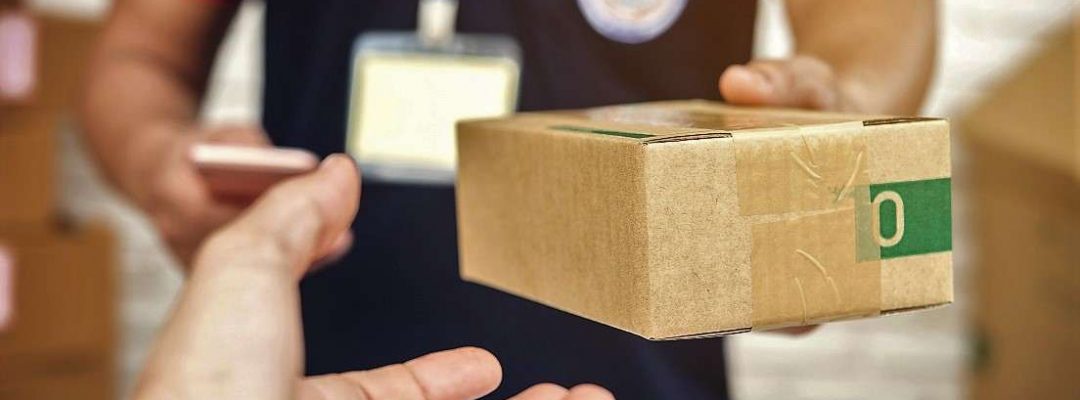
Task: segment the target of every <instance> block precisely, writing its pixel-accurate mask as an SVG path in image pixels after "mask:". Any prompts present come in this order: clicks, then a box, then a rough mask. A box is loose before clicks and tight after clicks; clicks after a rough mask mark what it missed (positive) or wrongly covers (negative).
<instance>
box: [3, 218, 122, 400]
mask: <svg viewBox="0 0 1080 400" xmlns="http://www.w3.org/2000/svg"><path fill="white" fill-rule="evenodd" d="M0 245H3V246H4V248H5V249H6V250H7V252H8V253H9V254H10V255H11V256H12V258H13V260H14V263H13V264H14V268H13V274H12V275H13V276H12V278H13V282H14V283H15V291H14V296H13V298H12V302H11V305H12V309H13V311H14V312H13V313H12V316H11V319H10V321H9V323H8V324H7V325H8V326H6V327H5V329H4V330H3V331H2V332H0V398H4V399H7V398H11V399H15V398H20V399H21V398H80V399H107V398H111V397H112V395H113V379H112V376H113V369H114V365H113V364H114V363H113V361H114V353H113V349H114V348H115V345H116V343H115V342H116V336H117V335H116V327H115V321H116V312H117V311H116V304H115V302H114V301H113V299H114V296H113V295H112V293H113V292H114V291H115V282H114V272H115V271H114V270H113V266H114V265H115V261H116V260H115V258H116V254H115V251H114V248H115V247H116V246H115V241H114V238H113V236H112V234H111V233H110V232H109V230H108V229H106V228H105V227H103V226H100V225H91V226H87V227H83V228H60V227H57V226H53V225H19V226H15V225H6V226H0ZM78 382H82V383H81V384H79V385H77V386H72V387H54V386H56V385H57V384H60V383H63V385H62V386H68V385H69V384H73V383H78ZM49 393H54V394H56V395H55V396H54V395H49ZM60 393H69V394H71V395H70V396H60V395H59V394H60Z"/></svg>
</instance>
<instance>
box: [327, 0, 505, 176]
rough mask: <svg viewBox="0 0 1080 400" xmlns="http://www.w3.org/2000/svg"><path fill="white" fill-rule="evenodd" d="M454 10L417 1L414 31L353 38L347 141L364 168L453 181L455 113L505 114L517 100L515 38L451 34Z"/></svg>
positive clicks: (443, 1)
mask: <svg viewBox="0 0 1080 400" xmlns="http://www.w3.org/2000/svg"><path fill="white" fill-rule="evenodd" d="M447 7H453V8H454V9H450V10H447ZM433 10H434V11H433ZM454 10H456V2H453V1H447V0H426V1H422V2H421V10H420V24H419V28H418V31H417V32H369V33H365V34H363V35H361V36H360V37H358V38H357V40H356V42H355V45H354V48H353V64H352V68H353V74H352V84H351V94H350V104H349V122H348V138H347V141H346V143H347V149H348V151H349V153H350V154H351V155H352V156H353V157H355V158H356V159H357V160H358V161H359V162H360V163H361V164H362V165H363V166H364V167H365V174H367V175H374V176H376V177H380V178H382V179H390V180H414V179H419V180H425V181H432V180H433V181H445V182H452V180H453V177H454V170H455V166H456V164H457V150H456V145H455V142H456V141H455V134H454V129H455V124H456V123H457V121H459V120H462V119H470V118H485V117H498V116H504V115H508V114H510V113H512V112H513V111H514V109H515V108H516V105H517V92H518V81H519V75H520V70H521V67H520V50H519V48H518V46H517V44H516V42H515V41H514V40H513V39H512V38H509V37H506V36H499V35H472V34H454V33H453V18H454Z"/></svg>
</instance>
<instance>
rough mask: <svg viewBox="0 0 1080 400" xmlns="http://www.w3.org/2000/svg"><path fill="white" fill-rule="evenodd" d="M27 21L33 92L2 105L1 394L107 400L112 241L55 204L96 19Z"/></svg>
mask: <svg viewBox="0 0 1080 400" xmlns="http://www.w3.org/2000/svg"><path fill="white" fill-rule="evenodd" d="M27 15H33V14H32V13H29V14H27ZM34 25H35V26H37V28H38V29H37V33H38V34H37V38H38V40H39V41H38V43H37V45H36V46H34V47H35V48H36V49H37V54H35V57H36V59H37V61H38V62H37V63H35V66H36V67H37V68H38V71H37V73H36V74H35V76H36V78H37V82H36V84H35V85H34V90H33V91H32V92H31V93H30V94H29V95H28V96H25V97H22V98H19V99H18V101H5V102H4V103H2V104H0V246H2V247H3V248H4V249H5V254H6V255H8V256H9V257H8V263H7V264H8V265H7V267H8V268H6V272H7V274H6V276H4V277H3V278H4V279H5V280H6V282H5V283H7V285H4V287H0V290H5V291H6V293H0V296H4V300H5V306H7V309H8V310H7V311H10V315H8V318H6V321H5V323H4V327H3V329H2V330H0V399H61V398H64V399H66V398H80V399H111V398H113V397H114V395H115V390H114V386H115V369H116V368H115V365H114V364H115V362H114V360H115V351H114V350H115V348H116V337H117V335H116V321H117V315H116V301H115V299H116V293H115V292H116V287H115V284H114V282H113V280H114V276H115V271H114V266H115V265H116V263H115V261H116V260H115V258H116V254H115V248H116V243H115V241H114V239H113V237H112V234H111V233H110V232H109V230H108V229H107V228H106V227H104V226H102V225H89V226H85V227H80V226H68V225H65V224H64V223H63V221H64V220H65V218H64V216H63V215H61V213H60V212H59V210H58V209H57V192H58V190H57V185H58V184H59V182H58V180H59V174H58V172H57V171H58V168H59V165H60V160H58V159H57V151H58V136H57V135H58V133H57V128H58V126H60V125H61V122H62V121H64V120H66V119H70V118H72V115H73V113H72V110H73V105H74V102H75V101H76V99H77V93H78V91H79V90H80V87H81V79H82V75H83V70H84V69H85V68H86V57H87V55H88V54H89V50H90V46H91V44H92V43H93V41H94V40H95V38H96V33H97V31H98V23H97V22H93V21H84V20H80V19H70V18H63V17H54V16H47V15H35V17H34ZM8 289H10V291H9V290H8Z"/></svg>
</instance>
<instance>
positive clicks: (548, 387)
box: [510, 383, 570, 400]
mask: <svg viewBox="0 0 1080 400" xmlns="http://www.w3.org/2000/svg"><path fill="white" fill-rule="evenodd" d="M567 393H570V391H569V390H566V388H564V387H562V386H559V385H556V384H554V383H541V384H539V385H534V386H533V387H530V388H528V389H525V391H524V392H521V393H519V394H518V395H517V396H514V397H511V398H510V400H549V399H558V400H561V399H563V398H565V397H566V395H567Z"/></svg>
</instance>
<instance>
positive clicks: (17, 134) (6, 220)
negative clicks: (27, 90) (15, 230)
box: [0, 108, 59, 224]
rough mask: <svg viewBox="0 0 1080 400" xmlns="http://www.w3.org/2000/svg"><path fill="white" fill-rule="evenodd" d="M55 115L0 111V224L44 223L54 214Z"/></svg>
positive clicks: (36, 111)
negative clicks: (0, 166)
mask: <svg viewBox="0 0 1080 400" xmlns="http://www.w3.org/2000/svg"><path fill="white" fill-rule="evenodd" d="M57 115H58V114H57V113H56V112H54V111H49V110H39V109H35V108H24V109H20V110H9V109H4V108H0V165H3V167H2V168H0V224H10V223H44V222H47V221H48V220H49V219H50V218H51V217H52V216H53V215H54V214H55V212H56V209H55V208H56V204H57V194H56V193H57V188H56V184H57V183H56V178H57V176H58V174H57V168H58V166H59V160H57V158H56V151H57V137H56V132H55V130H56V129H55V128H56V125H57Z"/></svg>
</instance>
